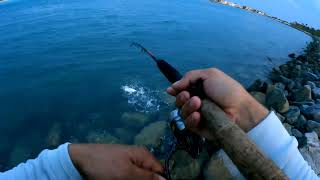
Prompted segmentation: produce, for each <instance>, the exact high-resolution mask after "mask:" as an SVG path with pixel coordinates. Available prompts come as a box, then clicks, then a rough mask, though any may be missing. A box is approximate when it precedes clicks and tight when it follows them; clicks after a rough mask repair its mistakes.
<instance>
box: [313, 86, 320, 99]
mask: <svg viewBox="0 0 320 180" xmlns="http://www.w3.org/2000/svg"><path fill="white" fill-rule="evenodd" d="M312 95H313V98H314V99H318V98H320V88H317V87H316V88H313V89H312Z"/></svg>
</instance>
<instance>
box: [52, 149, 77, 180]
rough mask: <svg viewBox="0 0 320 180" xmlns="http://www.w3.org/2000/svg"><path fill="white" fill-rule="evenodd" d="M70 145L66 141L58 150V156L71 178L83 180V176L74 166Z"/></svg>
mask: <svg viewBox="0 0 320 180" xmlns="http://www.w3.org/2000/svg"><path fill="white" fill-rule="evenodd" d="M69 145H70V143H65V144H62V145H60V146H59V148H58V149H57V150H58V158H59V161H60V164H61V166H62V168H63V170H64V171H65V172H66V174H67V175H68V176H69V177H70V179H74V180H82V177H81V175H80V173H79V172H78V170H77V169H76V168H75V167H74V165H73V163H72V161H71V158H70V156H69V150H68V149H69V148H68V147H69Z"/></svg>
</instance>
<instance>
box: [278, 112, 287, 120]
mask: <svg viewBox="0 0 320 180" xmlns="http://www.w3.org/2000/svg"><path fill="white" fill-rule="evenodd" d="M276 115H277V117H278V118H279V119H280V121H281V122H283V121H285V120H286V118H285V117H283V116H282V115H281V114H279V113H277V112H276Z"/></svg>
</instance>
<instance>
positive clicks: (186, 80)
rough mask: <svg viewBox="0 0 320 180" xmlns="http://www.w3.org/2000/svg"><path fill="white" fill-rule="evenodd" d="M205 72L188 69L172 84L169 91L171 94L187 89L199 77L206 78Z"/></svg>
mask: <svg viewBox="0 0 320 180" xmlns="http://www.w3.org/2000/svg"><path fill="white" fill-rule="evenodd" d="M206 78H207V73H206V70H193V71H189V72H188V73H187V74H186V75H185V76H183V78H182V79H181V80H180V81H177V82H175V83H174V84H172V86H171V87H172V89H173V90H171V89H170V92H171V93H173V94H177V93H179V92H180V91H182V90H185V89H187V88H188V87H189V86H190V84H191V83H195V82H196V81H197V80H199V79H202V80H204V79H206Z"/></svg>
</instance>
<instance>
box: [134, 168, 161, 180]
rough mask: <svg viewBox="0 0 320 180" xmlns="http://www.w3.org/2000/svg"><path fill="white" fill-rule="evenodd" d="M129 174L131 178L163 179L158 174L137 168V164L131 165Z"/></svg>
mask: <svg viewBox="0 0 320 180" xmlns="http://www.w3.org/2000/svg"><path fill="white" fill-rule="evenodd" d="M129 176H130V178H131V179H146V180H165V179H164V178H163V177H162V176H160V175H159V174H157V173H154V172H152V171H149V170H145V169H142V168H139V167H138V166H133V168H132V171H131V173H130V175H129Z"/></svg>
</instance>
